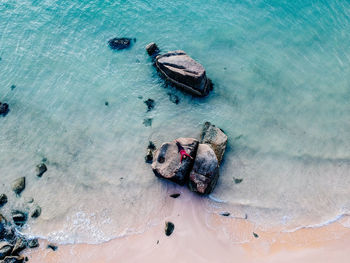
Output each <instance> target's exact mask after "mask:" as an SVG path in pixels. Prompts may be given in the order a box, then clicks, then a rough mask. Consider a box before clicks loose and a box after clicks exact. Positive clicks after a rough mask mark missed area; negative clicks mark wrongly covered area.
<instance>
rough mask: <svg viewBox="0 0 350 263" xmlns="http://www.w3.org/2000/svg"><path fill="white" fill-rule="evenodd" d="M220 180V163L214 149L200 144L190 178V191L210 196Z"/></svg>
mask: <svg viewBox="0 0 350 263" xmlns="http://www.w3.org/2000/svg"><path fill="white" fill-rule="evenodd" d="M218 178H219V163H218V159H217V157H216V155H215V153H214V151H213V149H212V148H211V147H210V146H209V145H207V144H199V146H198V151H197V156H196V159H195V161H194V165H193V169H192V171H191V173H190V178H189V188H190V190H191V191H193V192H197V193H199V194H209V193H211V191H212V190H213V189H214V187H215V185H216V182H217V180H218Z"/></svg>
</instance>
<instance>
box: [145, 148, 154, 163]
mask: <svg viewBox="0 0 350 263" xmlns="http://www.w3.org/2000/svg"><path fill="white" fill-rule="evenodd" d="M152 161H153V151H152V150H151V149H147V154H146V156H145V162H146V163H152Z"/></svg>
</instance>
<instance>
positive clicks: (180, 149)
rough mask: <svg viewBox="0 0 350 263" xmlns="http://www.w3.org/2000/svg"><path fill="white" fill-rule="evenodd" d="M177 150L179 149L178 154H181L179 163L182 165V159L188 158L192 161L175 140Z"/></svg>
mask: <svg viewBox="0 0 350 263" xmlns="http://www.w3.org/2000/svg"><path fill="white" fill-rule="evenodd" d="M175 142H176V145H177V148H178V149H179V153H180V154H181V160H180V162H181V163H182V158H184V159H186V158H187V157H190V158H191V159H193V158H192V157H191V156H190V155H189V154H188V153H187V152H186V151H185V149H184V147H182V146H181V144H180V143H179V142H178V141H177V140H175Z"/></svg>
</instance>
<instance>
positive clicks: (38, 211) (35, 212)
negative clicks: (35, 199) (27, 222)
mask: <svg viewBox="0 0 350 263" xmlns="http://www.w3.org/2000/svg"><path fill="white" fill-rule="evenodd" d="M40 215H41V207H40V206H38V205H37V206H36V207H35V208H34V210H33V212H32V213H31V214H30V216H31V217H32V218H38V217H39V216H40Z"/></svg>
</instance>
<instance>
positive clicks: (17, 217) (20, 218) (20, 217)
mask: <svg viewBox="0 0 350 263" xmlns="http://www.w3.org/2000/svg"><path fill="white" fill-rule="evenodd" d="M12 219H13V222H14V223H15V225H16V226H23V225H24V224H25V223H26V221H27V214H26V213H24V212H21V211H18V210H14V211H12Z"/></svg>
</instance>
